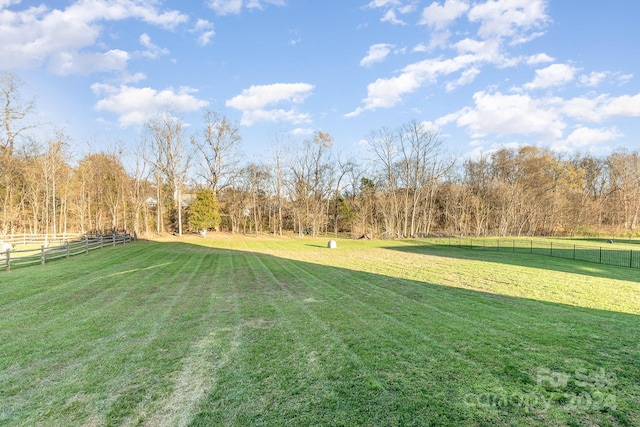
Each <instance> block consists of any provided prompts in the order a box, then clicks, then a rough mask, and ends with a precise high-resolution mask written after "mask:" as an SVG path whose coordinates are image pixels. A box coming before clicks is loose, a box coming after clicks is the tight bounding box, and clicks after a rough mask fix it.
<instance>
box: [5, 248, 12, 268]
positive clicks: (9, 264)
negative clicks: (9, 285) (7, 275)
mask: <svg viewBox="0 0 640 427" xmlns="http://www.w3.org/2000/svg"><path fill="white" fill-rule="evenodd" d="M6 256H7V271H11V249H7V253H6Z"/></svg>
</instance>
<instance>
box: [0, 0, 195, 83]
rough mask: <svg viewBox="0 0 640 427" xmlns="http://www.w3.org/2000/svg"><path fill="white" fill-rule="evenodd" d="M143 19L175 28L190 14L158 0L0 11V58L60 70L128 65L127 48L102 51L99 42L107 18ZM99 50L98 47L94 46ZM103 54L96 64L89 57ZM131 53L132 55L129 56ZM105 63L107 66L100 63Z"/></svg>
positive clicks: (90, 0) (101, 0)
mask: <svg viewBox="0 0 640 427" xmlns="http://www.w3.org/2000/svg"><path fill="white" fill-rule="evenodd" d="M124 19H138V20H141V21H144V22H146V23H149V24H153V25H157V26H160V27H162V28H166V29H172V28H175V27H176V26H177V25H179V24H182V23H184V22H186V21H187V20H188V17H187V16H186V15H184V14H182V13H180V12H178V11H166V12H162V11H159V10H158V8H157V2H155V1H153V0H137V1H132V0H111V1H108V0H80V1H77V2H75V3H73V4H72V5H70V6H68V7H67V8H66V9H64V10H60V9H50V8H48V7H47V6H45V5H40V6H37V7H29V8H25V9H22V10H19V11H13V10H8V9H4V10H2V11H1V13H0V34H2V40H3V43H1V44H0V63H6V64H12V66H14V67H19V68H34V67H40V66H42V65H44V64H47V65H48V66H49V68H50V69H51V70H52V71H53V72H56V73H59V74H75V73H80V74H82V73H86V72H87V70H91V71H112V70H114V69H122V63H121V62H118V61H116V62H118V65H117V66H115V65H114V60H122V59H123V58H124V55H122V54H121V52H122V51H121V50H115V49H107V50H106V51H101V50H103V49H104V47H101V46H100V44H99V43H98V41H99V37H100V35H101V34H102V31H103V28H102V25H101V23H102V22H105V21H120V20H124ZM92 50H93V51H92ZM91 58H97V59H98V60H97V62H96V64H95V66H93V67H88V66H87V62H88V61H89V60H91ZM127 59H128V57H127ZM100 64H104V66H105V67H106V68H104V69H101V68H99V66H98V65H100Z"/></svg>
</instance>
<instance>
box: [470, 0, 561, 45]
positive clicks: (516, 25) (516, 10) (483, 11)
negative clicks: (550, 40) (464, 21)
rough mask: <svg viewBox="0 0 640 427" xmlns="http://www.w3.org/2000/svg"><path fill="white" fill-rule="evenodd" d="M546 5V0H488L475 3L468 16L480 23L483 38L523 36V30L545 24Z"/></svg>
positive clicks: (479, 32) (472, 20) (479, 31)
mask: <svg viewBox="0 0 640 427" xmlns="http://www.w3.org/2000/svg"><path fill="white" fill-rule="evenodd" d="M546 7H547V1H546V0H488V1H486V2H484V3H476V4H474V5H473V6H472V7H471V9H470V10H469V13H468V17H469V20H470V21H471V22H479V23H480V29H479V30H478V34H479V35H480V37H482V38H494V37H499V38H503V37H514V38H522V37H523V35H522V34H523V32H526V31H528V30H531V29H535V28H540V27H543V26H544V25H545V23H546V21H547V20H548V17H547V15H546V12H545V10H546Z"/></svg>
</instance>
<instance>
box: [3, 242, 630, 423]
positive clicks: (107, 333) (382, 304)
mask: <svg viewBox="0 0 640 427" xmlns="http://www.w3.org/2000/svg"><path fill="white" fill-rule="evenodd" d="M323 243H325V242H324V241H321V240H319V239H318V240H313V239H276V238H264V239H262V238H259V239H255V238H241V239H238V238H230V237H224V236H222V238H221V239H219V240H213V239H197V240H196V239H193V240H186V241H185V242H184V243H180V242H172V243H155V242H138V243H136V244H135V245H131V247H129V248H128V249H123V251H124V252H119V253H118V256H117V257H115V258H116V259H117V260H118V266H114V265H113V264H111V263H109V257H106V256H104V254H109V253H114V254H115V251H114V252H111V251H110V250H105V251H98V252H102V254H103V255H101V256H99V257H94V256H93V255H91V254H90V255H89V256H86V257H82V261H83V263H82V264H83V268H82V271H86V272H87V277H86V279H85V280H84V281H82V280H80V279H70V280H69V281H67V282H60V283H59V284H57V285H56V284H53V285H49V286H50V287H51V290H49V291H48V290H47V286H48V285H47V284H44V283H42V281H44V280H46V278H45V277H44V276H42V273H43V272H44V271H46V270H49V269H51V270H49V271H51V276H52V277H64V276H65V275H67V274H68V271H66V270H68V269H69V266H70V265H72V264H73V263H74V262H75V260H70V261H65V260H62V261H60V262H59V263H58V262H56V263H51V265H49V266H47V267H46V268H45V269H40V268H34V269H17V270H15V272H12V273H11V274H10V275H6V276H3V278H5V277H6V278H7V280H6V281H4V283H3V284H2V286H5V284H6V286H8V287H10V288H12V289H13V290H12V291H8V290H5V291H3V292H6V295H9V294H10V295H13V299H11V298H9V299H8V300H0V310H2V309H3V308H5V307H11V311H0V312H1V313H3V314H2V316H0V331H5V329H3V328H2V327H3V326H8V325H10V326H11V327H10V329H11V333H7V332H6V331H5V332H0V334H3V335H1V336H2V338H3V341H2V343H0V352H1V353H0V356H1V358H0V367H2V368H3V369H2V370H1V371H0V425H33V424H45V425H87V424H91V425H148V426H158V425H160V426H161V425H194V426H196V425H614V426H615V425H634V424H636V422H637V421H638V420H640V415H638V408H640V386H638V384H639V383H640V366H638V363H637V360H639V356H640V345H639V344H638V342H639V338H640V337H639V336H638V334H639V331H640V327H639V326H640V322H639V320H638V316H633V315H629V314H623V313H616V312H608V311H602V310H593V309H589V308H582V307H571V306H567V305H560V304H557V303H551V302H544V301H535V300H533V299H530V298H537V297H536V295H533V292H531V289H532V288H535V287H536V286H537V285H538V284H541V283H542V284H550V283H553V282H554V281H558V280H567V281H570V282H571V283H579V282H580V280H583V281H586V282H587V283H588V285H589V286H592V287H593V288H594V292H595V293H596V294H597V298H596V299H592V301H595V300H597V299H601V298H603V294H602V287H603V286H608V287H611V288H612V291H617V292H620V293H621V294H624V293H626V294H627V298H628V299H631V300H632V299H633V298H635V297H636V295H635V294H634V292H633V290H634V288H633V284H635V285H637V282H631V286H629V282H625V281H624V279H623V278H621V276H620V275H618V274H617V273H616V272H615V271H607V270H603V271H597V272H595V271H592V272H588V274H581V273H580V272H579V271H578V270H579V269H575V268H574V267H572V265H571V264H566V265H563V264H562V263H556V264H553V265H551V267H552V269H550V270H545V269H544V267H543V266H540V265H533V264H532V265H529V264H527V260H526V259H525V258H522V259H519V261H518V259H517V258H516V259H515V261H514V259H510V261H509V262H507V260H506V259H505V260H504V262H503V261H500V260H501V259H500V258H497V260H498V261H499V262H496V259H489V258H486V259H485V258H483V257H485V255H483V254H480V255H478V256H476V254H475V253H471V254H470V256H468V255H467V253H468V252H471V251H466V252H464V251H462V252H460V253H457V252H456V251H455V250H451V249H450V248H447V249H446V250H444V251H443V250H440V249H434V250H433V251H431V250H430V249H429V248H428V247H420V246H418V245H417V244H416V243H412V244H405V243H397V242H393V244H392V245H393V246H394V248H387V247H386V246H388V245H389V243H388V242H387V243H385V242H351V241H344V242H343V241H340V242H339V249H338V250H336V251H330V250H327V249H325V248H324V245H323ZM136 245H138V246H136ZM399 248H400V249H402V250H400V249H399ZM128 251H130V252H128ZM457 255H460V256H457ZM76 260H77V258H76ZM514 262H520V263H521V264H518V265H516V264H514ZM62 266H66V267H65V268H62ZM555 270H562V271H555ZM29 272H31V273H29ZM14 273H16V274H14ZM608 274H609V275H610V276H611V278H609V277H608V276H607V275H608ZM511 275H513V276H514V277H510V276H511ZM456 280H458V282H456ZM520 282H522V283H520ZM619 284H620V285H621V286H618V285H619ZM34 285H35V287H36V290H35V291H34V290H28V289H25V288H27V287H28V286H34ZM452 286H454V287H452ZM474 286H476V287H477V289H474ZM0 287H1V286H0ZM56 287H59V288H60V289H62V290H63V291H64V294H65V295H67V296H68V298H64V297H62V295H60V294H58V293H57V292H59V290H57V289H55V288H56ZM509 288H511V289H509ZM620 288H622V290H620ZM502 289H507V291H506V292H504V293H502V294H501V292H500V290H502ZM635 289H637V288H635ZM478 290H480V291H482V292H478ZM513 292H519V293H521V294H522V296H523V297H524V298H516V297H514V296H510V295H509V294H510V293H513ZM3 295H4V294H3ZM37 295H41V296H42V297H43V298H42V299H39V297H38V296H37ZM542 296H543V297H542V298H540V299H545V298H547V297H548V294H544V293H543V295H542ZM47 297H49V298H51V299H55V301H56V303H55V304H51V302H50V301H49V300H47ZM73 297H75V298H76V300H75V301H74V300H73ZM554 298H555V297H554ZM579 298H583V300H579V301H577V302H578V304H576V305H578V306H579V305H581V304H583V303H584V302H585V301H584V297H583V296H580V297H579ZM26 301H29V303H25V302H26ZM587 303H588V300H587ZM42 307H45V308H46V309H42V310H41V311H40V309H41V308H42ZM616 308H619V307H618V306H616ZM34 319H35V320H41V321H43V322H44V324H45V325H46V328H45V329H46V332H47V333H48V334H51V335H52V336H53V337H52V338H51V340H50V341H48V338H46V337H45V336H44V332H45V331H40V330H39V329H38V327H37V325H32V324H31V321H32V320H34ZM83 321H84V324H83V323H82V322H83ZM79 325H81V326H79ZM23 333H25V334H26V336H28V337H29V340H33V343H29V342H27V343H26V347H25V352H24V353H21V352H22V350H21V349H20V346H19V345H16V344H17V343H20V338H17V337H18V336H20V335H22V334H23ZM56 335H59V336H60V337H62V338H63V344H64V345H62V344H61V345H60V346H58V347H56V344H55V343H53V340H54V339H55V336H56ZM74 340H75V341H74ZM5 343H6V344H5ZM65 347H73V349H67V350H65ZM50 350H54V351H51V352H50ZM23 356H24V357H23ZM49 365H51V367H49ZM4 367H7V369H6V370H5V369H4ZM54 367H55V368H54ZM539 368H544V369H548V370H550V371H552V372H560V373H568V374H570V375H573V376H574V378H573V379H572V380H571V381H569V383H568V384H567V387H564V388H553V387H548V386H546V387H545V386H544V385H542V386H541V385H540V384H538V383H537V382H536V374H537V371H538V369H539ZM599 370H603V372H605V373H607V374H613V375H615V384H613V385H611V386H609V385H608V386H606V387H604V388H598V389H597V390H598V391H604V392H606V393H610V394H612V395H614V396H615V397H616V403H617V405H616V407H615V408H605V409H597V408H596V409H593V408H591V409H587V410H585V409H577V410H575V409H574V410H572V409H571V408H570V407H569V408H568V407H566V405H567V403H570V400H567V397H566V396H567V395H569V396H576V395H579V393H581V392H584V391H585V390H586V391H587V392H591V391H592V389H584V388H581V387H579V386H577V385H576V381H575V379H576V378H575V373H576V372H586V373H594V372H596V373H597V372H599ZM55 372H60V373H59V374H58V375H57V376H56V375H55ZM34 391H35V393H34ZM483 393H485V394H486V393H489V395H492V396H507V397H508V396H518V395H519V396H523V395H524V396H537V395H540V396H543V397H544V398H545V399H548V401H549V402H550V404H549V406H548V407H541V406H539V405H538V406H535V405H534V406H526V405H523V404H517V402H515V404H514V403H513V402H511V403H510V404H507V405H502V406H499V405H496V404H493V405H491V404H489V405H470V404H469V401H468V400H467V396H468V395H482V394H483Z"/></svg>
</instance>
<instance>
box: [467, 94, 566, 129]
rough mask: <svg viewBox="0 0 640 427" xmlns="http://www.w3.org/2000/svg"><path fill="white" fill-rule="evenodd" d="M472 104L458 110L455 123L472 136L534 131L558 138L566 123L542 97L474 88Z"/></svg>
mask: <svg viewBox="0 0 640 427" xmlns="http://www.w3.org/2000/svg"><path fill="white" fill-rule="evenodd" d="M473 100H474V102H475V108H465V109H463V110H461V111H460V112H459V114H458V118H457V124H458V126H461V127H468V128H469V130H470V131H471V135H472V137H473V138H482V137H485V136H487V135H490V134H494V135H538V136H540V137H542V138H544V139H546V140H557V139H560V138H562V133H563V131H564V129H565V127H566V124H565V123H564V122H563V121H562V120H561V119H560V117H559V115H558V114H557V111H555V109H554V108H552V106H550V105H549V104H548V103H547V102H545V100H538V99H534V98H531V97H530V96H529V95H503V94H501V93H499V92H497V93H493V94H491V93H486V92H477V93H476V94H475V95H474V96H473Z"/></svg>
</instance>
